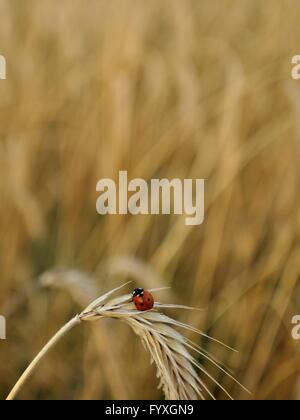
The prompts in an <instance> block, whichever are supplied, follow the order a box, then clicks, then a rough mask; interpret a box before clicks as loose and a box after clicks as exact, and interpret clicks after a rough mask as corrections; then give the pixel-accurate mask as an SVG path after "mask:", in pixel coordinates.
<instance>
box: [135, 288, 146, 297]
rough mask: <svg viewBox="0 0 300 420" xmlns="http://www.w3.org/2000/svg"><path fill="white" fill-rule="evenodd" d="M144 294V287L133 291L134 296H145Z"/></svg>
mask: <svg viewBox="0 0 300 420" xmlns="http://www.w3.org/2000/svg"><path fill="white" fill-rule="evenodd" d="M143 294H144V289H142V288H140V287H139V288H138V289H134V291H133V292H132V296H133V297H137V296H138V297H140V296H143Z"/></svg>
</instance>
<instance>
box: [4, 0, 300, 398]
mask: <svg viewBox="0 0 300 420" xmlns="http://www.w3.org/2000/svg"><path fill="white" fill-rule="evenodd" d="M299 40H300V5H299V2H298V1H297V0H277V1H276V2H275V1H274V0H264V1H263V2H262V1H259V0H251V1H250V0H248V1H246V0H244V1H240V0H160V1H159V0H147V1H146V0H112V1H108V0H106V1H105V0H89V1H88V2H85V1H83V0H72V1H70V0H59V1H58V0H23V1H17V0H0V54H3V55H4V56H5V57H6V60H7V80H6V81H2V80H1V81H0V196H1V201H0V237H1V243H0V268H1V269H0V313H2V314H4V315H6V316H7V321H8V330H7V332H8V340H7V341H5V342H4V341H1V342H0V398H4V397H5V396H6V395H7V393H8V392H9V390H10V389H11V387H12V386H13V385H14V383H15V382H16V380H17V379H18V377H19V376H20V374H21V373H22V371H23V370H24V368H25V367H26V366H27V364H28V363H29V362H30V361H31V360H32V358H33V357H34V356H35V355H36V353H37V352H38V351H39V350H40V349H41V347H42V346H43V345H44V344H45V342H46V341H47V340H48V339H49V338H50V337H51V336H52V335H53V333H54V332H55V331H56V330H57V329H58V328H59V327H60V326H61V325H63V324H64V323H65V322H66V321H67V320H68V319H70V317H72V316H73V315H74V314H76V313H77V312H79V311H80V310H81V309H82V307H83V306H84V304H85V301H87V302H88V301H89V300H90V299H91V298H93V297H94V296H95V295H96V296H97V295H98V294H99V295H100V294H102V293H103V292H105V291H106V290H109V289H111V288H113V287H116V286H118V285H120V284H122V283H123V282H124V281H126V280H127V279H129V280H134V283H133V285H134V286H142V287H145V288H152V287H159V286H171V289H170V291H169V292H168V291H167V292H163V293H160V294H159V296H156V297H157V299H159V300H160V301H164V302H172V303H179V304H183V305H191V306H196V307H201V308H204V309H205V311H204V312H200V313H199V312H189V311H176V312H171V315H172V316H174V317H176V318H177V319H180V320H181V321H184V322H188V323H190V324H192V325H193V326H195V327H197V328H201V329H202V330H204V331H206V332H207V333H208V334H210V335H212V336H214V337H216V338H218V339H220V340H222V341H224V342H225V343H227V344H228V345H230V346H232V347H234V348H236V349H238V350H239V353H238V354H235V353H231V352H230V351H228V350H227V349H224V348H222V347H220V346H218V345H216V344H212V343H210V342H209V341H207V340H201V342H200V341H199V338H198V337H197V336H196V335H193V334H192V335H190V336H189V337H190V338H192V339H193V340H198V343H199V344H201V345H202V346H203V347H204V348H205V349H206V350H207V351H210V352H212V353H213V354H214V355H215V357H217V358H218V359H220V360H221V361H222V362H224V363H225V364H226V365H229V366H230V367H231V369H232V371H233V372H234V375H235V377H236V378H237V379H238V380H239V381H241V382H242V383H243V384H244V385H245V386H246V387H247V388H249V389H250V390H251V391H252V392H253V394H252V397H251V398H253V399H270V398H272V399H300V368H299V366H300V341H298V342H297V341H294V340H292V338H291V319H292V316H293V315H295V314H297V313H298V314H300V304H299V294H300V282H299V274H300V234H299V232H300V212H299V206H300V188H299V179H300V177H299V167H300V139H299V136H300V125H299V110H300V81H299V82H297V81H294V80H292V78H291V74H290V73H291V57H292V56H293V55H295V54H300V41H299ZM122 169H126V170H128V172H129V176H130V177H131V178H136V177H139V178H144V179H146V180H150V179H151V178H154V177H158V178H163V177H166V178H170V179H172V178H173V177H179V178H182V179H183V178H205V179H206V192H205V196H206V218H205V222H204V224H203V225H201V226H196V227H187V226H185V224H184V220H183V218H182V217H178V216H170V217H168V216H134V217H133V216H105V217H101V216H99V215H97V213H96V208H95V204H96V199H97V193H96V183H97V181H98V180H99V179H100V178H103V177H111V178H115V179H116V177H117V174H118V171H119V170H122ZM56 267H64V268H67V269H78V270H81V271H83V272H86V273H88V274H89V275H91V276H93V278H95V279H97V280H96V282H94V283H88V284H87V285H86V282H85V280H84V279H81V278H80V279H79V280H77V281H76V283H75V285H74V284H72V285H71V287H70V285H69V286H67V285H66V278H65V276H62V277H58V278H56V279H55V281H56V282H57V286H59V287H58V289H57V288H50V289H49V288H42V287H39V284H40V283H39V276H40V274H42V273H43V272H45V271H47V270H49V269H53V268H56ZM72 279H73V277H72ZM129 290H130V289H129ZM199 361H201V362H203V364H204V366H205V368H206V369H207V370H208V371H209V372H210V373H211V374H213V375H214V377H215V378H216V379H217V380H218V381H219V382H220V383H221V384H222V385H223V386H226V387H227V389H228V390H230V392H231V393H232V395H233V396H234V398H235V399H240V398H249V397H248V395H247V394H246V393H245V392H244V391H242V390H241V389H240V388H239V387H238V386H237V385H235V384H234V383H233V382H232V381H231V380H229V379H227V378H226V377H225V375H224V374H221V373H219V372H218V371H217V370H216V369H214V367H213V366H211V365H210V364H209V363H207V362H206V361H205V360H200V359H199ZM203 379H204V378H203ZM207 383H208V385H209V387H210V389H211V390H212V391H213V392H214V393H215V395H216V396H217V397H218V398H225V396H224V394H223V393H222V391H220V390H218V388H217V387H216V386H215V385H214V384H213V383H211V382H210V381H208V382H207ZM161 397H162V394H161V393H160V391H157V380H156V377H155V368H154V367H152V366H150V364H149V356H148V354H147V353H146V352H145V351H144V349H143V347H142V346H141V343H140V341H139V340H138V338H137V337H136V336H135V335H134V334H133V333H132V331H131V330H130V329H129V328H128V327H127V326H126V325H123V324H122V323H119V322H110V321H108V322H105V321H100V322H99V323H98V324H97V325H96V326H95V325H94V328H91V327H90V326H89V325H87V326H83V327H82V328H78V329H76V330H74V331H73V332H72V333H71V334H70V335H69V336H68V337H66V339H65V340H63V341H62V342H61V343H60V344H59V346H58V347H57V349H56V350H55V351H53V352H52V353H51V354H49V355H48V357H47V358H46V359H45V360H44V362H43V363H42V364H41V366H40V368H39V369H38V371H37V372H36V373H35V375H34V376H33V377H32V378H31V380H30V381H29V383H28V384H27V385H26V387H25V388H24V389H23V391H22V392H21V394H20V398H22V399H105V398H114V399H126V398H131V399H150V398H151V399H152V398H161Z"/></svg>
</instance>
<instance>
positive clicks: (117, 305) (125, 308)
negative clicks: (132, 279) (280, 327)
mask: <svg viewBox="0 0 300 420" xmlns="http://www.w3.org/2000/svg"><path fill="white" fill-rule="evenodd" d="M126 285H128V283H125V284H123V285H122V286H120V287H117V288H115V289H113V290H111V291H109V292H108V293H105V294H104V295H102V296H101V297H99V298H98V299H96V300H95V301H94V302H92V303H91V304H90V305H88V307H87V308H86V309H85V310H84V311H83V312H82V313H81V314H79V315H76V316H75V317H74V318H73V319H71V321H69V322H68V323H67V324H65V325H64V326H63V327H62V328H61V329H60V330H59V331H58V332H57V334H55V335H54V336H53V337H52V338H51V339H50V341H49V342H48V343H47V344H46V346H45V347H44V348H43V349H42V350H41V351H40V353H39V354H38V355H37V356H36V358H35V359H34V360H33V361H32V362H31V364H30V365H29V366H28V368H27V369H26V370H25V372H24V373H23V374H22V375H21V377H20V378H19V380H18V381H17V383H16V384H15V386H14V387H13V389H12V390H11V392H10V394H9V395H8V397H7V400H14V399H15V398H16V397H17V396H18V394H19V392H20V391H21V389H22V387H23V386H24V385H25V384H26V382H27V381H28V379H29V378H30V377H31V375H32V374H33V373H34V371H35V370H36V369H37V368H38V366H39V364H40V362H41V361H42V360H43V358H44V357H45V356H46V355H47V353H48V352H49V351H50V350H51V349H52V348H53V347H54V346H55V345H56V344H57V343H58V342H59V341H60V340H61V339H62V338H63V337H64V336H65V335H66V334H67V333H68V332H69V331H70V330H72V329H73V328H74V327H75V326H76V325H79V324H81V323H82V322H85V321H90V322H93V321H97V320H99V319H103V318H114V319H117V320H120V321H123V322H125V323H126V324H127V325H129V326H130V327H131V328H132V330H133V331H134V332H135V334H136V335H138V336H139V337H140V339H141V340H142V343H143V344H144V347H145V349H146V350H147V351H148V352H149V353H150V356H151V360H152V362H154V363H155V365H156V368H157V377H158V378H159V381H160V382H159V388H161V389H162V390H163V392H164V394H165V398H166V400H196V399H202V400H204V399H206V398H207V397H210V398H212V399H215V396H214V395H213V394H212V392H211V391H210V390H209V387H208V385H207V384H206V383H205V381H204V379H201V377H200V375H199V373H200V374H201V376H202V375H203V377H206V378H208V379H209V380H210V381H211V382H213V383H214V384H216V385H217V386H218V387H219V388H220V389H221V390H222V391H223V392H224V393H225V394H226V395H227V397H229V398H230V399H233V398H232V397H231V395H230V394H229V392H228V391H227V390H226V389H225V388H224V387H223V386H222V385H221V384H220V383H219V382H218V381H217V380H216V379H214V377H213V376H212V375H210V374H209V372H207V370H206V369H205V368H204V367H203V366H202V365H201V363H200V362H199V361H198V360H197V359H196V358H195V357H194V356H192V355H191V353H190V352H189V351H193V352H194V353H195V354H197V355H198V356H199V357H201V358H202V359H205V360H207V361H209V362H210V363H212V364H213V365H214V366H215V367H217V368H218V369H220V370H221V371H222V372H223V373H224V374H226V375H227V376H228V377H229V378H230V379H232V380H233V381H234V382H236V383H238V384H239V385H240V386H241V387H242V388H243V389H244V390H245V391H246V392H249V391H248V390H247V389H246V388H244V387H243V385H241V384H240V383H239V382H238V381H237V380H236V379H235V378H234V377H233V376H232V375H231V374H230V373H229V372H228V371H227V370H226V369H225V368H224V367H223V366H222V365H221V364H220V363H219V362H218V361H217V360H216V359H215V358H214V357H213V356H211V355H210V354H208V353H207V352H206V351H205V350H203V349H202V348H201V347H200V346H198V345H197V344H195V343H193V342H192V341H191V340H189V339H187V338H186V337H184V336H183V335H182V334H181V333H179V332H178V331H177V330H175V327H177V328H181V329H185V330H188V331H192V332H195V333H197V334H200V335H201V336H203V337H204V338H207V339H210V340H213V341H214V342H216V343H218V344H220V345H222V346H225V347H227V348H228V349H230V350H232V351H234V350H233V349H232V348H230V347H228V346H226V345H225V344H223V343H221V342H220V341H218V340H216V339H214V338H212V337H209V336H207V335H206V334H204V333H203V332H201V331H199V330H197V329H195V328H193V327H192V326H190V325H187V324H184V323H181V322H179V321H177V320H175V319H173V318H170V317H168V316H166V315H164V314H162V313H160V312H158V310H161V309H170V308H172V309H183V308H184V309H191V310H194V308H189V307H185V306H182V305H173V304H167V305H164V304H162V303H159V302H155V304H154V310H151V311H138V310H137V309H136V307H135V306H134V304H133V302H132V294H126V295H122V296H119V297H116V298H112V295H113V294H114V293H116V292H117V291H119V290H120V289H122V288H123V287H125V286H126ZM160 290H162V289H154V290H150V292H151V293H154V292H158V291H160ZM137 397H138V396H137Z"/></svg>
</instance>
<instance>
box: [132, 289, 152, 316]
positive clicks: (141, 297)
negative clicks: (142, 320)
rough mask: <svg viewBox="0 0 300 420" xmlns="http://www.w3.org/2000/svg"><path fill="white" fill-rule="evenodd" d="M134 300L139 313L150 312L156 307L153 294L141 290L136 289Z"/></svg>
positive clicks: (133, 295)
mask: <svg viewBox="0 0 300 420" xmlns="http://www.w3.org/2000/svg"><path fill="white" fill-rule="evenodd" d="M132 300H133V303H134V304H135V307H136V309H137V310H138V311H142V312H143V311H149V310H150V309H152V308H153V306H154V298H153V296H152V295H151V293H150V292H147V290H144V289H141V288H138V289H134V291H133V293H132Z"/></svg>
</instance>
